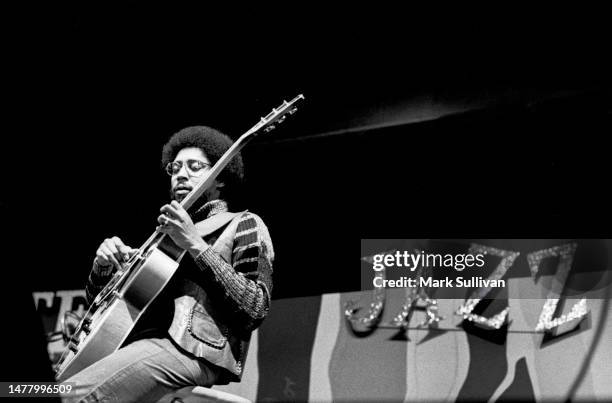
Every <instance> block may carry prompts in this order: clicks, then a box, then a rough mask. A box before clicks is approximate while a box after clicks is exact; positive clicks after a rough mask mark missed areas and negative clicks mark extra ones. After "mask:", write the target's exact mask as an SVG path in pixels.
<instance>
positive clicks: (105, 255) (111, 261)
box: [96, 236, 138, 269]
mask: <svg viewBox="0 0 612 403" xmlns="http://www.w3.org/2000/svg"><path fill="white" fill-rule="evenodd" d="M136 252H138V249H133V248H130V247H129V246H127V245H125V244H124V243H123V241H122V240H121V239H119V237H116V236H114V237H112V238H107V239H105V240H104V242H102V243H101V244H100V247H99V248H98V250H97V251H96V264H97V265H98V266H101V267H105V266H106V267H108V266H111V265H114V266H115V267H116V268H117V269H121V268H122V265H121V263H125V262H127V261H128V259H129V258H130V257H131V256H132V255H133V254H134V253H136Z"/></svg>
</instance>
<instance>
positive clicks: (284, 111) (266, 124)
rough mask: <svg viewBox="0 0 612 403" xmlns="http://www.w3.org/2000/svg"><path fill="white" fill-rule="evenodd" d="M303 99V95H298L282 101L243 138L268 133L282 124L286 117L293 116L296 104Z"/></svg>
mask: <svg viewBox="0 0 612 403" xmlns="http://www.w3.org/2000/svg"><path fill="white" fill-rule="evenodd" d="M303 99H304V95H302V94H300V95H298V96H297V97H295V98H293V99H292V100H291V101H289V102H287V101H283V103H282V104H280V105H279V106H277V107H276V108H273V109H272V111H271V112H270V113H268V114H267V115H266V116H264V117H263V118H261V119H260V120H259V122H258V123H257V124H256V125H255V126H253V127H252V128H251V130H249V131H248V132H247V133H245V136H248V135H254V134H256V133H258V132H260V131H264V132H266V133H267V132H270V131H272V130H274V129H275V128H276V126H277V125H279V124H281V123H283V122H284V121H285V119H287V116H288V115H293V114H294V113H295V112H296V111H297V103H298V102H299V101H301V100H303Z"/></svg>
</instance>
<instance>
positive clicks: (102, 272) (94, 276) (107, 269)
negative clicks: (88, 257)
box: [85, 260, 115, 305]
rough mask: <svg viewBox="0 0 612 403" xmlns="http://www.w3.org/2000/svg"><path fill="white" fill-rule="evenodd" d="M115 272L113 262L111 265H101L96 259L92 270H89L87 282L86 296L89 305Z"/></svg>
mask: <svg viewBox="0 0 612 403" xmlns="http://www.w3.org/2000/svg"><path fill="white" fill-rule="evenodd" d="M114 272H115V266H113V265H112V264H111V265H109V266H100V265H98V264H97V263H96V261H95V260H94V264H93V267H92V269H91V272H89V278H88V279H87V284H86V285H85V297H86V298H87V303H88V304H89V305H91V303H92V302H93V300H94V299H95V298H96V296H97V295H98V294H99V293H100V291H102V289H103V288H104V286H105V285H106V283H108V281H109V280H110V277H111V276H112V275H113V273H114Z"/></svg>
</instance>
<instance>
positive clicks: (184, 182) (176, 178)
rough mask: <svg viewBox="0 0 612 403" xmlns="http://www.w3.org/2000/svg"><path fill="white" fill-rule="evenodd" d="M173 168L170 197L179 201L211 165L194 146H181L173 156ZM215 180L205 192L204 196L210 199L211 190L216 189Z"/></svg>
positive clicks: (198, 181)
mask: <svg viewBox="0 0 612 403" xmlns="http://www.w3.org/2000/svg"><path fill="white" fill-rule="evenodd" d="M173 162H174V165H175V170H174V171H173V174H172V178H171V180H170V186H171V190H172V197H173V198H174V199H175V200H176V201H179V202H180V201H181V200H183V199H184V198H185V196H187V194H188V193H189V192H191V190H193V188H194V187H195V186H196V185H197V184H198V183H200V181H201V180H202V179H204V178H205V177H206V175H205V173H206V171H208V170H209V169H210V167H211V164H210V161H209V160H208V158H207V157H206V155H205V154H204V153H203V152H202V150H200V149H199V148H196V147H188V148H183V149H182V150H181V151H179V152H178V154H176V157H174V161H173ZM216 187H217V182H216V181H215V182H214V183H213V185H212V186H211V188H210V189H209V190H208V191H207V192H206V193H205V196H206V197H207V199H208V200H210V197H211V196H213V197H214V196H216V197H218V191H217V194H216V195H211V191H216Z"/></svg>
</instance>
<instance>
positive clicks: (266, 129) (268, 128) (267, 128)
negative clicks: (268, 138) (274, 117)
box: [264, 125, 276, 133]
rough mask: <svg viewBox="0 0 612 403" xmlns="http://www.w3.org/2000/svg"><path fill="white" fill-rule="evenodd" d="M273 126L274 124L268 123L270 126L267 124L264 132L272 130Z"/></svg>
mask: <svg viewBox="0 0 612 403" xmlns="http://www.w3.org/2000/svg"><path fill="white" fill-rule="evenodd" d="M275 128H276V126H274V125H270V126H268V127H266V128H265V129H264V132H266V133H267V132H269V131H272V130H274V129H275Z"/></svg>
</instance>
